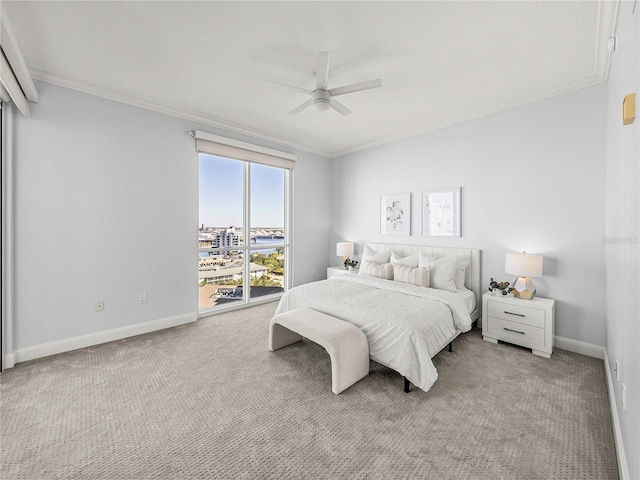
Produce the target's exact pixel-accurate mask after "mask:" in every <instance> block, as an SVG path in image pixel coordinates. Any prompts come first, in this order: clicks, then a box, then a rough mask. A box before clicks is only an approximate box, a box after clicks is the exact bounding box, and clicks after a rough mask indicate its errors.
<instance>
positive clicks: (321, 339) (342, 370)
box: [269, 308, 369, 394]
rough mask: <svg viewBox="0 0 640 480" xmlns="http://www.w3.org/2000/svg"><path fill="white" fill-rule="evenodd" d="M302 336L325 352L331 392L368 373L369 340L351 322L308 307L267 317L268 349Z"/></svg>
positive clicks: (343, 388) (296, 340) (339, 390)
mask: <svg viewBox="0 0 640 480" xmlns="http://www.w3.org/2000/svg"><path fill="white" fill-rule="evenodd" d="M303 337H304V338H306V339H308V340H311V341H312V342H315V343H317V344H318V345H321V346H322V347H324V348H325V350H326V351H327V352H328V353H329V357H330V358H331V391H332V392H333V393H335V394H338V393H340V392H342V391H344V390H346V389H347V388H349V387H350V386H351V385H353V384H354V383H356V382H357V381H358V380H361V379H362V378H364V377H366V376H367V375H369V343H368V342H367V337H365V335H364V333H362V331H361V330H360V329H359V328H358V327H356V326H355V325H352V324H350V323H348V322H345V321H344V320H340V319H338V318H335V317H332V316H330V315H327V314H324V313H321V312H318V311H316V310H311V309H309V308H300V309H297V310H291V311H289V312H286V313H281V314H279V315H276V316H275V317H273V318H272V319H271V323H270V325H269V350H271V351H272V352H273V351H275V350H278V349H279V348H282V347H286V346H287V345H291V344H292V343H296V342H299V341H300V340H302V338H303Z"/></svg>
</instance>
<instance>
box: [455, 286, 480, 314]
mask: <svg viewBox="0 0 640 480" xmlns="http://www.w3.org/2000/svg"><path fill="white" fill-rule="evenodd" d="M456 296H458V297H460V298H461V299H462V301H463V302H464V304H465V305H466V306H467V312H469V313H471V312H473V311H474V310H475V309H476V295H475V294H474V293H473V292H472V291H471V290H467V289H466V288H459V289H458V293H457V294H456Z"/></svg>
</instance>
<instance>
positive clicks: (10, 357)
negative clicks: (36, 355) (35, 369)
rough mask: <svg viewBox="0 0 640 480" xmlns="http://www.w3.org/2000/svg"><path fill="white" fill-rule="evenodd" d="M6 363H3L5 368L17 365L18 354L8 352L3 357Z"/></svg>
mask: <svg viewBox="0 0 640 480" xmlns="http://www.w3.org/2000/svg"><path fill="white" fill-rule="evenodd" d="M3 361H4V363H3V364H2V368H3V369H5V370H6V369H7V368H13V367H15V365H16V356H15V355H14V354H13V353H7V354H6V355H5V356H4V358H3Z"/></svg>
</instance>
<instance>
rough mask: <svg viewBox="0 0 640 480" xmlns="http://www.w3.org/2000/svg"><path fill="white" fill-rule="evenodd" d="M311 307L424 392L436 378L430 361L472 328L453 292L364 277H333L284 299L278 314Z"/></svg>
mask: <svg viewBox="0 0 640 480" xmlns="http://www.w3.org/2000/svg"><path fill="white" fill-rule="evenodd" d="M296 308H311V309H313V310H317V311H319V312H323V313H326V314H327V315H331V316H333V317H336V318H340V319H342V320H345V321H347V322H349V323H352V324H354V325H355V326H357V327H358V328H360V329H361V330H362V332H363V333H364V334H365V336H366V337H367V340H368V341H369V354H370V356H371V358H372V359H373V360H375V361H376V362H378V363H381V364H383V365H386V366H388V367H390V368H393V369H394V370H396V371H397V372H399V373H400V374H402V375H404V376H405V377H407V378H408V379H409V380H410V381H411V383H413V384H414V385H415V386H417V387H419V388H421V389H422V390H424V391H427V390H429V389H430V388H431V386H432V385H433V384H434V382H435V381H436V379H437V378H438V372H437V371H436V369H435V367H434V365H433V362H432V361H431V357H432V356H433V355H435V354H436V353H438V351H439V350H440V349H442V347H444V346H445V345H446V344H447V343H449V342H450V341H451V339H452V338H454V337H455V335H456V334H457V332H458V331H460V332H466V331H468V330H470V329H471V317H470V316H469V313H468V312H467V308H466V306H465V304H464V302H463V301H462V300H460V298H458V297H456V294H455V293H452V292H445V291H443V290H436V289H432V288H423V287H417V286H414V285H409V284H406V283H400V282H393V281H389V280H381V279H379V278H373V277H368V276H364V275H337V276H334V277H331V278H330V279H328V280H322V281H320V282H313V283H308V284H305V285H300V286H298V287H295V288H293V289H291V290H289V291H288V292H286V293H285V294H284V296H283V297H282V299H281V300H280V304H279V305H278V308H277V310H276V314H278V313H284V312H288V311H289V310H294V309H296Z"/></svg>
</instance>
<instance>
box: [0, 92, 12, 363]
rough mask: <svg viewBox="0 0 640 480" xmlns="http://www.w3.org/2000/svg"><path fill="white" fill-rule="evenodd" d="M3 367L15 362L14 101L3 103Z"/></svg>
mask: <svg viewBox="0 0 640 480" xmlns="http://www.w3.org/2000/svg"><path fill="white" fill-rule="evenodd" d="M0 114H1V115H2V132H1V135H2V141H1V142H0V143H1V144H2V151H1V152H0V155H2V317H1V326H0V328H2V342H3V345H2V353H3V355H4V358H0V361H2V362H3V363H2V368H11V367H13V365H15V358H14V355H13V354H14V351H13V348H14V344H13V331H14V328H13V327H14V325H13V321H14V313H13V309H14V293H13V290H14V257H13V251H14V236H13V229H14V198H13V187H14V182H13V177H14V175H13V165H14V163H13V140H12V139H13V115H14V108H13V106H12V105H11V104H8V103H5V104H3V105H2V108H1V112H0Z"/></svg>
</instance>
